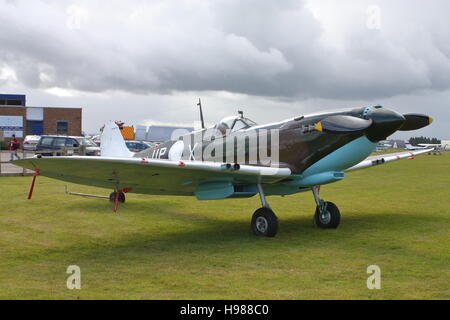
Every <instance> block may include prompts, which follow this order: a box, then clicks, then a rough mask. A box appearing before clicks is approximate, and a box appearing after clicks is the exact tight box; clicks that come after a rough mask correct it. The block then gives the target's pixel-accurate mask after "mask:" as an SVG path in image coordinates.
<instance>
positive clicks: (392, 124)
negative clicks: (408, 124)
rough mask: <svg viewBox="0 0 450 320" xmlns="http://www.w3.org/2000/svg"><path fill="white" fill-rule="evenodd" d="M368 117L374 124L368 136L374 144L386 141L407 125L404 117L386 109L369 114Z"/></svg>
mask: <svg viewBox="0 0 450 320" xmlns="http://www.w3.org/2000/svg"><path fill="white" fill-rule="evenodd" d="M367 117H368V118H370V119H372V121H373V124H372V126H371V127H370V128H369V130H367V133H366V135H367V137H368V138H369V140H370V141H373V142H376V141H380V140H384V139H386V138H387V137H389V136H390V135H391V134H393V133H394V132H395V131H397V130H398V129H400V128H401V127H402V125H403V124H404V123H405V117H404V116H403V115H401V114H400V113H398V112H395V111H392V110H389V109H384V108H378V109H374V110H373V111H371V112H370V113H368V114H367Z"/></svg>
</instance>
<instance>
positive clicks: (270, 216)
mask: <svg viewBox="0 0 450 320" xmlns="http://www.w3.org/2000/svg"><path fill="white" fill-rule="evenodd" d="M257 188H258V193H259V196H260V198H261V204H262V208H259V209H258V210H256V211H255V213H254V214H253V217H252V223H251V227H252V231H253V233H254V234H255V235H257V236H264V237H275V235H276V234H277V230H278V218H277V216H276V215H275V213H274V212H273V211H272V209H270V206H269V204H268V203H267V201H266V197H265V195H264V191H263V189H262V186H261V184H257Z"/></svg>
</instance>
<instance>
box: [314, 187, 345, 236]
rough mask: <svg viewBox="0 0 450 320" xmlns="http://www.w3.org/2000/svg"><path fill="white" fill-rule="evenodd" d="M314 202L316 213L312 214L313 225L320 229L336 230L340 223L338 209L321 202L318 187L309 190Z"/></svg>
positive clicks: (329, 203)
mask: <svg viewBox="0 0 450 320" xmlns="http://www.w3.org/2000/svg"><path fill="white" fill-rule="evenodd" d="M311 190H312V192H313V195H314V200H316V204H317V207H316V212H315V214H314V223H315V224H316V226H318V227H319V228H322V229H336V228H337V227H338V226H339V222H340V221H341V213H340V212H339V209H338V207H337V206H336V205H335V204H334V203H333V202H329V201H323V200H322V199H320V197H319V191H320V186H314V187H312V188H311Z"/></svg>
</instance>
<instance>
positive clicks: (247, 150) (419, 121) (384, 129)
mask: <svg viewBox="0 0 450 320" xmlns="http://www.w3.org/2000/svg"><path fill="white" fill-rule="evenodd" d="M431 122H432V119H431V118H430V117H428V116H426V115H422V114H404V115H401V114H399V113H397V112H395V111H392V110H389V109H387V108H384V107H382V106H373V107H361V108H354V109H347V110H340V111H330V112H325V113H317V114H310V115H304V116H299V117H296V118H292V119H288V120H284V121H280V122H275V123H270V124H266V125H258V124H256V123H255V122H253V121H251V120H249V119H247V118H245V117H244V116H243V114H242V113H241V114H240V116H235V117H229V118H225V119H223V120H222V121H220V122H219V123H217V124H216V125H215V126H214V127H212V128H209V129H202V130H198V131H194V132H190V133H186V134H184V135H182V136H180V137H177V138H174V139H171V140H169V141H166V142H163V143H161V144H159V145H155V146H154V148H151V149H148V150H146V151H143V152H140V153H137V154H134V153H132V152H130V151H129V150H128V149H127V148H126V145H125V142H124V140H123V138H122V135H121V133H120V128H119V127H118V126H117V125H116V124H115V123H114V122H109V123H108V124H106V125H105V127H104V129H103V133H102V137H101V156H95V157H85V156H68V157H65V156H60V157H40V156H35V157H34V158H28V159H22V160H17V161H14V164H16V165H19V166H21V167H24V168H27V169H31V170H34V171H35V177H34V178H33V183H32V186H31V188H30V193H29V198H31V194H32V190H33V187H34V180H35V179H36V176H37V175H42V176H46V177H49V178H53V179H58V180H63V181H67V182H72V183H77V184H81V185H89V186H97V187H102V188H108V189H110V190H114V191H113V192H112V193H111V194H110V196H109V199H110V201H112V202H114V211H116V210H117V207H118V204H119V202H120V203H123V202H125V194H126V193H128V192H131V193H140V194H152V195H182V196H195V197H196V198H197V199H199V200H214V199H226V198H248V197H252V196H254V195H257V194H258V195H259V197H260V200H261V204H262V206H261V208H259V209H257V210H256V211H255V212H254V214H253V217H252V219H251V229H252V231H253V232H254V234H256V235H260V236H266V237H273V236H275V235H276V233H277V230H278V218H277V216H276V215H275V213H274V211H273V210H272V209H271V207H270V206H269V203H268V201H267V198H266V197H267V196H273V195H280V196H285V195H291V194H295V193H298V192H303V191H308V190H310V191H312V194H313V196H314V199H315V202H316V204H317V207H316V211H315V214H314V221H315V224H316V225H317V226H318V227H320V228H337V227H338V225H339V223H340V217H341V215H340V212H339V209H338V207H337V206H336V205H335V204H334V203H333V202H329V201H324V200H323V199H321V198H320V196H319V191H320V186H321V185H325V184H329V183H333V182H337V181H340V180H342V179H344V178H345V176H346V173H347V172H350V171H353V170H356V169H362V168H368V167H371V166H375V165H381V164H384V163H388V162H391V161H395V160H400V159H405V158H410V157H412V156H414V155H418V154H421V153H425V152H428V151H429V150H428V149H425V150H417V151H411V152H403V153H394V154H385V155H378V156H370V154H371V153H372V152H373V151H374V150H375V148H376V146H377V142H378V141H381V140H384V139H386V138H387V137H388V136H390V135H391V134H393V133H394V132H396V131H397V130H402V131H406V130H416V129H420V128H422V127H425V126H427V125H429V124H430V123H431Z"/></svg>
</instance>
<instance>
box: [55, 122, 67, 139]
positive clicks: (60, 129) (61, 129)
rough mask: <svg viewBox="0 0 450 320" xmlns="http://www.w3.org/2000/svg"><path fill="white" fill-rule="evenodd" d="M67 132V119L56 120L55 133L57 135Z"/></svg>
mask: <svg viewBox="0 0 450 320" xmlns="http://www.w3.org/2000/svg"><path fill="white" fill-rule="evenodd" d="M68 132H69V124H68V122H67V121H63V120H60V121H56V134H58V135H67V133H68Z"/></svg>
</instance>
